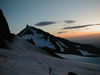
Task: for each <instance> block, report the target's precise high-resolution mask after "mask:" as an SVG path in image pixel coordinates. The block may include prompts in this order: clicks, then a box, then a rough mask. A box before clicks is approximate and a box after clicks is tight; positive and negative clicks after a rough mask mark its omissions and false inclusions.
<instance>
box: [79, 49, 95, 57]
mask: <svg viewBox="0 0 100 75" xmlns="http://www.w3.org/2000/svg"><path fill="white" fill-rule="evenodd" d="M79 51H80V52H81V53H82V54H83V55H84V56H85V55H94V54H92V53H89V52H88V51H84V50H81V49H79Z"/></svg>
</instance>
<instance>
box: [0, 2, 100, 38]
mask: <svg viewBox="0 0 100 75" xmlns="http://www.w3.org/2000/svg"><path fill="white" fill-rule="evenodd" d="M0 8H1V9H2V10H3V12H4V15H5V17H6V18H7V21H8V24H9V26H10V29H11V32H13V33H15V34H17V33H18V32H20V31H21V30H22V29H23V28H25V26H26V24H29V25H31V26H35V27H38V28H40V29H42V30H44V31H47V32H49V33H51V34H53V35H56V36H60V37H64V38H66V37H74V36H80V35H81V36H83V35H88V34H89V35H90V34H100V0H0Z"/></svg>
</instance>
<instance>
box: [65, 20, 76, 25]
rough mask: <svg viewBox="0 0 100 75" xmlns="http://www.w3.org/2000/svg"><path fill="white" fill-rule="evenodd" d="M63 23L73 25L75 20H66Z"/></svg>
mask: <svg viewBox="0 0 100 75" xmlns="http://www.w3.org/2000/svg"><path fill="white" fill-rule="evenodd" d="M64 22H65V23H67V24H72V23H75V22H76V21H75V20H66V21H64Z"/></svg>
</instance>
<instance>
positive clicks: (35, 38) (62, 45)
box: [18, 25, 100, 56]
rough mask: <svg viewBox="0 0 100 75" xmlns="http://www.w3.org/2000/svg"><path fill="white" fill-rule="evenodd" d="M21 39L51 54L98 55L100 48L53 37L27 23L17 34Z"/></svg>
mask: <svg viewBox="0 0 100 75" xmlns="http://www.w3.org/2000/svg"><path fill="white" fill-rule="evenodd" d="M18 35H19V36H20V37H22V38H23V39H25V40H27V41H29V42H31V43H32V44H34V45H36V46H38V47H41V48H42V49H45V50H46V51H48V52H49V53H52V54H57V53H61V54H76V55H82V56H98V55H100V49H99V48H96V47H94V46H92V45H88V44H80V43H75V42H71V41H69V40H66V39H63V38H59V37H55V36H53V35H51V34H49V33H47V32H44V31H43V30H40V29H37V28H35V27H32V26H29V25H27V26H26V28H25V29H23V30H22V31H21V32H20V33H19V34H18Z"/></svg>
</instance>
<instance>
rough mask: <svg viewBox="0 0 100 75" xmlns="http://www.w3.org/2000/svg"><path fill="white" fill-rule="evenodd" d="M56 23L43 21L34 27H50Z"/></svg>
mask: <svg viewBox="0 0 100 75" xmlns="http://www.w3.org/2000/svg"><path fill="white" fill-rule="evenodd" d="M55 23H56V22H54V21H43V22H39V23H37V24H35V25H36V26H46V25H52V24H55Z"/></svg>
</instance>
